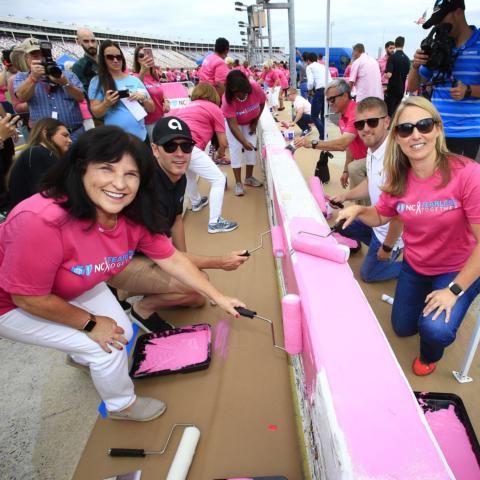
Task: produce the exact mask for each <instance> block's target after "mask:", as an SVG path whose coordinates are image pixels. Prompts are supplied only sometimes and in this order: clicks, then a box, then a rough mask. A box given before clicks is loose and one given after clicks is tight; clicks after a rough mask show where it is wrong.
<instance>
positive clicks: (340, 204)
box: [328, 200, 345, 208]
mask: <svg viewBox="0 0 480 480" xmlns="http://www.w3.org/2000/svg"><path fill="white" fill-rule="evenodd" d="M328 202H329V203H330V205H331V206H332V207H336V208H344V207H345V205H344V204H343V203H342V202H336V201H335V200H329V201H328Z"/></svg>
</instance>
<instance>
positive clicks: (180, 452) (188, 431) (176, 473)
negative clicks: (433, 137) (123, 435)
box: [108, 423, 200, 480]
mask: <svg viewBox="0 0 480 480" xmlns="http://www.w3.org/2000/svg"><path fill="white" fill-rule="evenodd" d="M176 427H185V430H184V431H183V435H182V438H181V439H180V443H179V445H178V448H177V452H176V453H175V457H174V459H173V462H172V464H171V465H170V469H169V471H168V475H167V478H166V480H186V478H187V475H188V470H189V469H190V465H191V464H192V461H193V456H194V454H195V449H196V448H197V444H198V441H199V439H200V430H199V429H198V428H197V427H196V426H195V425H192V424H191V423H176V424H175V425H173V427H172V429H171V430H170V433H169V435H168V438H167V441H166V442H165V445H164V447H163V448H162V450H160V451H146V450H145V449H143V448H110V449H109V450H108V454H109V455H110V456H111V457H145V456H147V455H163V454H164V453H165V452H166V450H167V447H168V444H169V443H170V439H171V438H172V435H173V432H174V430H175V428H176Z"/></svg>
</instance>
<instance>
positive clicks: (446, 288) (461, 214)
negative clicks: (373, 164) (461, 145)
mask: <svg viewBox="0 0 480 480" xmlns="http://www.w3.org/2000/svg"><path fill="white" fill-rule="evenodd" d="M385 177H386V179H387V180H386V183H385V184H384V185H383V187H382V190H383V192H382V194H381V196H380V199H379V201H378V202H377V203H376V204H375V206H374V207H369V208H366V207H360V206H352V207H348V208H346V209H344V210H342V211H341V212H340V214H339V216H338V218H337V220H338V219H346V222H345V225H344V227H343V228H346V227H348V226H349V225H350V224H351V222H352V220H353V219H355V218H358V219H359V220H360V221H362V222H363V223H365V224H367V225H369V226H371V227H376V226H380V225H384V224H386V223H387V222H388V221H390V220H391V219H392V218H399V219H400V220H401V221H402V222H403V240H404V242H405V249H404V253H403V265H402V269H401V271H400V275H399V277H398V283H397V288H396V291H395V302H394V304H393V309H392V327H393V330H394V331H395V333H396V334H397V335H398V336H399V337H407V336H413V335H416V334H417V333H418V334H419V336H420V352H419V355H418V356H416V358H415V359H414V361H413V364H412V369H413V373H414V374H415V375H421V376H423V375H429V374H430V373H432V372H433V371H434V370H435V368H436V366H437V363H438V361H439V360H440V359H441V358H442V357H443V354H444V351H445V348H446V347H448V346H449V345H451V344H452V343H453V342H454V341H455V337H456V335H457V331H458V329H459V328H460V326H461V323H462V321H463V319H464V318H465V314H466V313H467V310H468V308H469V306H470V304H471V303H472V301H473V300H474V299H475V297H476V296H477V295H478V294H479V293H480V165H479V164H477V163H475V162H474V161H472V160H470V159H468V158H466V157H462V156H460V155H456V154H453V153H451V152H449V151H448V149H447V145H446V141H445V134H444V130H443V124H442V119H441V117H440V114H439V113H438V111H437V109H436V108H435V107H434V106H433V105H432V104H431V103H430V102H429V101H428V100H427V99H425V98H423V97H414V96H411V97H408V99H406V100H405V101H403V102H402V103H401V104H400V105H399V107H398V108H397V111H396V113H395V116H394V118H393V120H392V124H391V128H390V134H389V138H388V143H387V147H386V152H385ZM464 333H465V332H464ZM442 373H443V374H445V372H442Z"/></svg>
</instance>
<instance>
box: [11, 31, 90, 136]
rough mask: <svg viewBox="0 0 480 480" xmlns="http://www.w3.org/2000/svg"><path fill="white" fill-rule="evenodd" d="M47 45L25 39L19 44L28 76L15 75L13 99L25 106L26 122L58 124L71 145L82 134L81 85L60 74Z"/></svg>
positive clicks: (49, 44) (34, 39)
mask: <svg viewBox="0 0 480 480" xmlns="http://www.w3.org/2000/svg"><path fill="white" fill-rule="evenodd" d="M51 48H52V45H51V43H50V42H39V41H38V40H37V39H36V38H29V39H27V40H25V41H24V42H23V49H24V51H25V61H26V62H27V66H28V68H29V71H28V72H19V73H17V75H16V76H15V80H14V82H13V90H14V92H15V95H16V96H17V98H18V99H19V100H20V101H22V102H27V104H28V108H29V111H30V122H31V123H32V124H34V123H35V122H37V121H38V120H40V119H41V118H45V117H48V118H53V119H56V120H60V121H61V122H62V123H63V124H64V125H65V126H66V127H67V129H68V130H69V132H70V135H71V138H72V141H75V140H76V139H77V138H78V137H79V136H80V135H81V134H82V133H83V132H84V128H83V117H82V112H81V111H80V106H79V104H80V102H82V101H83V100H84V98H85V95H84V93H83V87H82V83H81V82H80V80H79V79H78V77H77V76H76V75H75V74H74V73H73V72H62V70H61V69H60V67H59V66H58V65H57V64H56V63H55V61H54V60H53V59H52V53H51Z"/></svg>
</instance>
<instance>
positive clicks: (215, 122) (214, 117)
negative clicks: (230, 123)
mask: <svg viewBox="0 0 480 480" xmlns="http://www.w3.org/2000/svg"><path fill="white" fill-rule="evenodd" d="M170 115H171V116H173V117H178V118H181V119H182V120H183V121H184V122H185V123H186V124H187V125H188V126H189V127H190V130H191V131H192V136H193V139H194V140H195V143H196V146H197V147H198V148H200V150H205V147H206V146H207V144H208V142H209V141H210V140H211V139H212V136H213V134H214V132H220V133H225V120H224V118H223V113H222V110H221V109H220V107H219V106H217V105H215V103H213V102H209V101H208V100H194V101H193V102H190V103H188V104H187V105H185V107H183V108H177V109H175V110H172V111H171V112H169V113H168V116H170Z"/></svg>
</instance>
